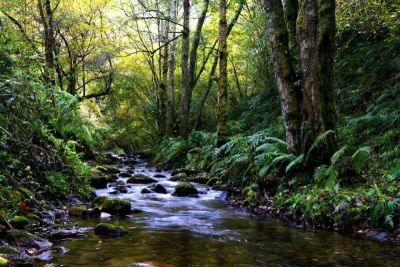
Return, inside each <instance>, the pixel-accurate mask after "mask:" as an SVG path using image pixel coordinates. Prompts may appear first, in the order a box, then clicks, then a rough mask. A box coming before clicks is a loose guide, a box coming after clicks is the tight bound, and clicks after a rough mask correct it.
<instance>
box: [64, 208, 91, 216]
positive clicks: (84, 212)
mask: <svg viewBox="0 0 400 267" xmlns="http://www.w3.org/2000/svg"><path fill="white" fill-rule="evenodd" d="M68 215H69V216H72V217H80V218H85V217H87V216H88V215H89V211H88V208H87V207H86V206H84V205H78V206H72V207H70V208H69V209H68Z"/></svg>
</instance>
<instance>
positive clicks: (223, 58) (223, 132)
mask: <svg viewBox="0 0 400 267" xmlns="http://www.w3.org/2000/svg"><path fill="white" fill-rule="evenodd" d="M226 5H227V1H226V0H219V37H218V42H219V46H218V54H219V77H218V101H217V146H219V145H220V144H222V143H224V142H225V140H226V137H227V136H228V125H227V121H228V49H227V37H228V33H227V22H226Z"/></svg>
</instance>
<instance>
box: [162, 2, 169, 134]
mask: <svg viewBox="0 0 400 267" xmlns="http://www.w3.org/2000/svg"><path fill="white" fill-rule="evenodd" d="M167 5H168V4H167ZM168 8H169V7H167V9H168ZM167 13H169V12H168V11H167ZM162 23H163V33H162V34H163V48H162V51H163V54H162V57H161V59H162V67H161V84H160V90H161V91H160V111H161V112H160V119H161V124H160V135H161V136H165V135H166V130H167V129H166V128H167V120H166V119H167V101H168V96H167V88H168V67H169V41H168V33H169V21H166V20H165V21H163V22H162Z"/></svg>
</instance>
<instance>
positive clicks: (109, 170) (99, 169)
mask: <svg viewBox="0 0 400 267" xmlns="http://www.w3.org/2000/svg"><path fill="white" fill-rule="evenodd" d="M91 171H92V173H102V174H117V173H119V170H118V169H117V168H115V167H112V166H96V167H94V168H92V169H91Z"/></svg>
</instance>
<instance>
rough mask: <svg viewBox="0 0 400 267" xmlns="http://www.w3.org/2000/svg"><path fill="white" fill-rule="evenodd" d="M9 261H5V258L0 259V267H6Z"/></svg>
mask: <svg viewBox="0 0 400 267" xmlns="http://www.w3.org/2000/svg"><path fill="white" fill-rule="evenodd" d="M9 264H10V263H9V261H8V260H6V259H5V258H3V257H0V267H7V266H9Z"/></svg>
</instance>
